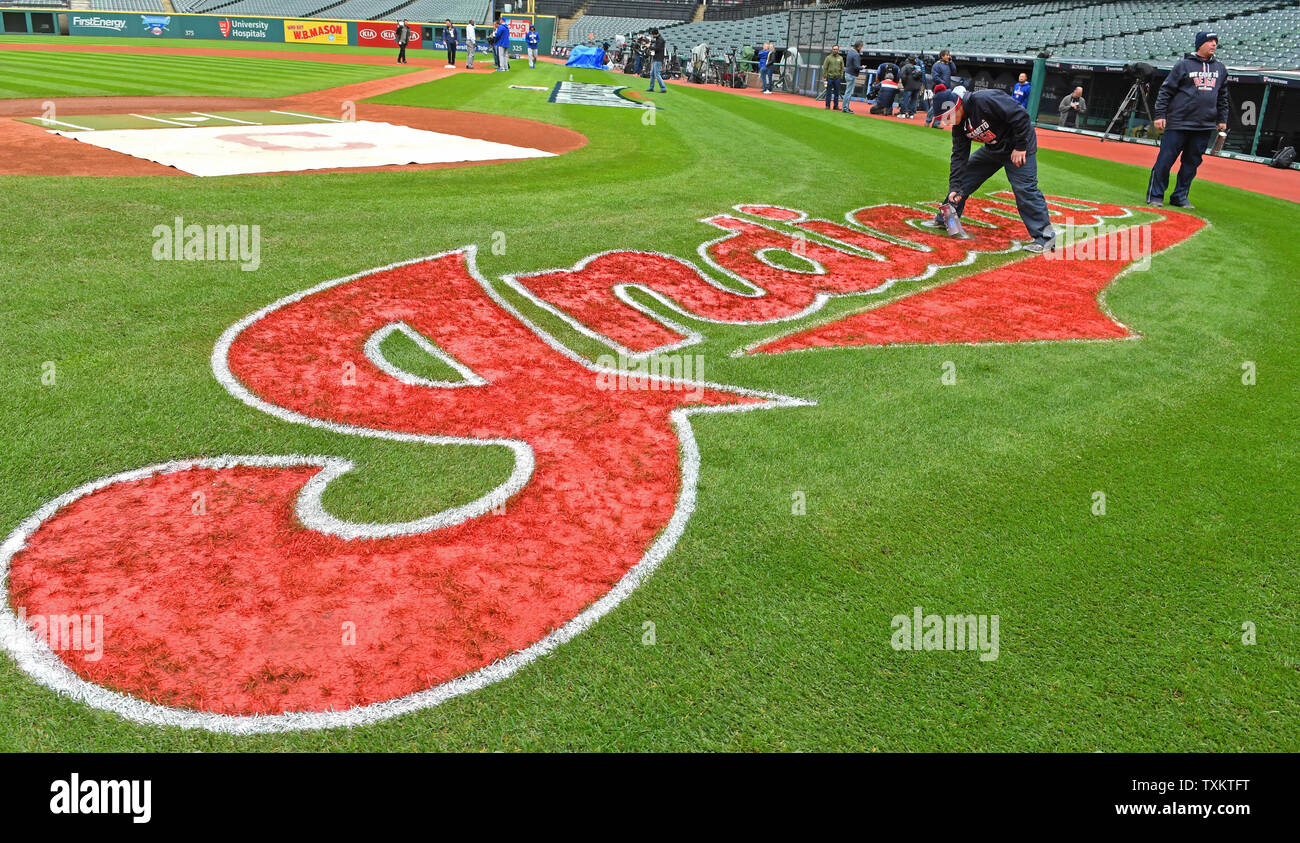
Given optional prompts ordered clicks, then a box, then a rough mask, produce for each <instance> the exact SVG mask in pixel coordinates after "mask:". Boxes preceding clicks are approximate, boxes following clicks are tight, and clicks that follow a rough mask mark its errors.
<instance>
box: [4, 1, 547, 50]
mask: <svg viewBox="0 0 1300 843" xmlns="http://www.w3.org/2000/svg"><path fill="white" fill-rule="evenodd" d="M503 17H504V18H505V21H506V23H507V24H508V25H509V27H510V47H511V50H521V51H522V50H523V49H524V34H525V33H526V32H527V31H528V25H529V24H530V23H531V24H533V25H534V26H536V27H537V34H538V35H539V36H541V44H540V45H539V49H540V50H541V51H543V52H546V53H549V52H550V51H551V46H552V44H553V43H554V41H555V18H554V17H553V16H551V15H525V14H519V15H516V14H508V15H504V16H503ZM410 25H411V29H412V35H413V36H414V37H413V39H412V42H413V43H412V44H411V45H410V47H409V48H410V49H418V48H424V49H433V50H442V49H445V45H444V44H443V43H442V38H441V32H442V23H441V22H438V23H424V22H421V21H410ZM464 25H465V22H463V21H462V22H461V23H460V26H462V27H463V26H464ZM396 29H397V21H358V20H329V19H326V18H276V17H266V16H261V15H206V14H205V15H198V14H183V15H182V14H175V15H169V14H159V13H157V12H153V13H147V12H101V11H96V10H76V11H70V10H67V9H55V10H49V9H0V33H4V34H8V35H12V34H19V33H22V34H38V35H39V34H46V35H60V34H63V35H101V36H117V37H128V38H159V39H163V38H166V39H177V38H180V39H203V40H209V41H227V42H231V43H237V42H240V41H263V42H270V43H275V44H321V45H326V46H337V47H344V46H358V47H392V48H393V49H396V47H397V45H396V43H395V42H394V32H395V31H396ZM477 29H478V31H479V38H480V39H481V40H480V45H483V43H484V42H486V40H487V37H488V34H489V30H490V27H478V28H477ZM481 50H482V51H484V52H486V51H487V48H486V46H481Z"/></svg>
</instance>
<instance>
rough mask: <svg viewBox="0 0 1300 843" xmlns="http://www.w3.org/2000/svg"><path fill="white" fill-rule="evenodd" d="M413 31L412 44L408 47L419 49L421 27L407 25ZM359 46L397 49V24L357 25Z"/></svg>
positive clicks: (373, 23) (373, 22) (372, 23)
mask: <svg viewBox="0 0 1300 843" xmlns="http://www.w3.org/2000/svg"><path fill="white" fill-rule="evenodd" d="M407 28H408V29H410V30H411V42H410V43H409V44H407V45H406V46H408V47H410V48H411V49H417V48H418V47H419V46H420V27H418V26H411V25H410V24H407ZM357 44H359V45H360V46H362V47H392V48H393V49H396V48H397V24H395V23H380V22H378V21H366V22H365V23H359V24H357Z"/></svg>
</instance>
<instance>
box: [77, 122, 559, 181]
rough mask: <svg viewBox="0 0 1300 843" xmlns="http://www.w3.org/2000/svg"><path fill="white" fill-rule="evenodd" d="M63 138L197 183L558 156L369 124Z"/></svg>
mask: <svg viewBox="0 0 1300 843" xmlns="http://www.w3.org/2000/svg"><path fill="white" fill-rule="evenodd" d="M56 134H60V135H63V136H64V137H69V138H75V139H77V140H79V141H81V142H82V143H89V144H93V145H94V146H100V147H103V148H104V149H112V150H114V151H116V152H123V153H126V154H127V155H134V156H135V157H137V158H144V159H146V160H149V161H157V162H158V163H159V164H166V165H167V166H169V167H175V168H176V169H178V170H183V171H184V172H187V173H193V174H194V175H196V176H234V175H239V174H241V173H278V172H288V171H296V170H320V169H326V168H330V167H381V166H384V165H388V164H443V163H453V162H458V161H493V160H498V159H503V158H545V157H549V156H551V155H553V154H554V153H551V152H543V151H542V150H540V149H531V148H529V147H524V146H511V145H510V144H505V143H494V142H493V141H485V140H476V139H474V138H463V137H461V136H459V135H444V134H442V133H440V132H429V131H425V130H423V129H412V128H411V127H409V126H394V125H393V124H391V123H374V122H371V121H369V120H359V121H346V122H339V123H319V122H315V123H294V124H291V125H286V126H203V127H200V128H193V129H190V128H184V129H181V128H177V129H107V130H102V131H94V132H63V131H60V132H57V133H56Z"/></svg>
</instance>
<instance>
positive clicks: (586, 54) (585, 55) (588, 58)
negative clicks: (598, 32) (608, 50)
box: [564, 46, 605, 70]
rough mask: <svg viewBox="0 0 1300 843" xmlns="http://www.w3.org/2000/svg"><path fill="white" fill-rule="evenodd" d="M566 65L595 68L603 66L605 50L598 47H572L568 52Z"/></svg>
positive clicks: (602, 67) (598, 68)
mask: <svg viewBox="0 0 1300 843" xmlns="http://www.w3.org/2000/svg"><path fill="white" fill-rule="evenodd" d="M564 64H565V65H566V66H568V67H592V68H595V69H596V70H604V68H605V51H604V50H602V49H601V48H600V47H586V46H583V47H574V48H573V51H572V52H570V53H569V60H568V61H566V62H565V63H564Z"/></svg>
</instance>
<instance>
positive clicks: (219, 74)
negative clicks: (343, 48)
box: [0, 51, 409, 98]
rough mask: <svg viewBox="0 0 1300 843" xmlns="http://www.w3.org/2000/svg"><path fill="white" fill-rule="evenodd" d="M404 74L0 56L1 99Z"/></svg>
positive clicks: (88, 56)
mask: <svg viewBox="0 0 1300 843" xmlns="http://www.w3.org/2000/svg"><path fill="white" fill-rule="evenodd" d="M408 71H409V68H396V67H388V66H382V65H344V64H330V63H325V62H311V61H295V60H289V59H275V58H266V59H263V58H249V59H238V60H234V61H229V60H227V59H226V58H225V57H221V56H134V55H116V54H101V53H54V52H50V53H41V52H34V51H32V52H27V51H25V52H10V53H4V52H0V97H10V98H12V97H31V96H76V95H79V94H83V93H84V94H89V95H104V94H118V95H165V94H171V95H179V96H187V95H188V96H203V95H214V94H229V93H231V92H232V91H233V92H234V93H235V95H241V96H250V97H255V96H284V95H288V94H295V93H301V92H303V91H309V90H320V89H327V88H333V87H338V86H341V85H347V84H352V83H354V82H359V81H367V80H370V79H379V78H384V77H387V76H390V75H394V74H395V73H405V72H408ZM10 80H13V83H12V84H10ZM35 82H39V83H40V86H39V87H36V86H35V85H34V84H33V83H35Z"/></svg>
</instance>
